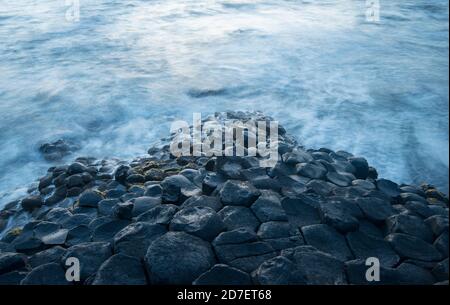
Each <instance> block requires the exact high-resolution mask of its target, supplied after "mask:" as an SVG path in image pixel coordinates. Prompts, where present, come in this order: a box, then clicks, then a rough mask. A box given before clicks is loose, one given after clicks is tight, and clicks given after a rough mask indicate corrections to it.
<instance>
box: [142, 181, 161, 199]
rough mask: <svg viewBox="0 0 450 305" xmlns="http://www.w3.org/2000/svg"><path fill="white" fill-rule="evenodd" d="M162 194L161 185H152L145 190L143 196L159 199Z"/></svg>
mask: <svg viewBox="0 0 450 305" xmlns="http://www.w3.org/2000/svg"><path fill="white" fill-rule="evenodd" d="M162 192H163V189H162V187H161V185H159V184H154V185H150V186H148V187H147V189H146V190H145V193H144V196H149V197H160V196H162Z"/></svg>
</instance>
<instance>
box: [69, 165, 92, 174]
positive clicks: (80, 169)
mask: <svg viewBox="0 0 450 305" xmlns="http://www.w3.org/2000/svg"><path fill="white" fill-rule="evenodd" d="M87 170H88V168H87V167H86V166H85V165H84V164H82V163H79V162H75V163H72V164H71V165H70V166H69V168H68V169H67V174H69V175H75V174H81V173H84V172H86V171H87Z"/></svg>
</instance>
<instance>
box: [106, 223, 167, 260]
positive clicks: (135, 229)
mask: <svg viewBox="0 0 450 305" xmlns="http://www.w3.org/2000/svg"><path fill="white" fill-rule="evenodd" d="M166 232H167V230H166V228H165V227H164V226H162V225H157V224H155V225H153V224H149V223H145V222H135V223H132V224H130V225H128V226H126V227H125V228H123V229H122V230H120V231H119V232H118V233H117V234H116V235H115V236H114V253H122V254H125V255H128V256H135V257H140V258H143V257H144V256H145V254H146V253H147V249H148V247H149V246H150V244H151V243H152V242H153V241H154V240H155V239H156V238H158V237H160V236H161V235H163V234H164V233H166Z"/></svg>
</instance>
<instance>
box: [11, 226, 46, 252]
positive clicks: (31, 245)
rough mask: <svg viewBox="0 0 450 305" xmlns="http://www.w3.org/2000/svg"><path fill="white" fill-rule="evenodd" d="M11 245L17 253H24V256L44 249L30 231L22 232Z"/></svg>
mask: <svg viewBox="0 0 450 305" xmlns="http://www.w3.org/2000/svg"><path fill="white" fill-rule="evenodd" d="M12 245H13V246H14V248H15V249H16V251H17V252H20V253H25V254H29V255H31V254H34V253H36V252H39V251H41V250H43V249H44V244H43V243H42V241H41V240H40V239H38V238H36V237H34V234H33V232H32V231H28V232H26V231H24V232H22V233H21V234H20V235H19V236H17V237H16V238H15V239H14V240H13V242H12Z"/></svg>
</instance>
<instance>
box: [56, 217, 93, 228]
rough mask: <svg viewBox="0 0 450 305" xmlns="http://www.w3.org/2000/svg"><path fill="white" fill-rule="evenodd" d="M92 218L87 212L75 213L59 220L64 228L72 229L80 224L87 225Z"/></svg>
mask: <svg viewBox="0 0 450 305" xmlns="http://www.w3.org/2000/svg"><path fill="white" fill-rule="evenodd" d="M92 220H93V217H92V216H90V215H87V214H75V215H73V216H71V217H69V218H67V219H64V220H63V221H61V225H62V227H63V228H65V229H69V230H71V229H73V228H75V227H78V226H81V225H86V226H87V225H89V223H90V222H91V221H92Z"/></svg>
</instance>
